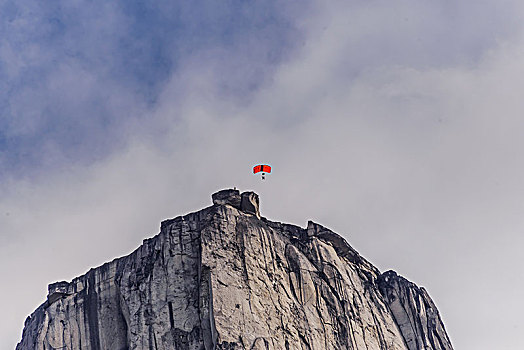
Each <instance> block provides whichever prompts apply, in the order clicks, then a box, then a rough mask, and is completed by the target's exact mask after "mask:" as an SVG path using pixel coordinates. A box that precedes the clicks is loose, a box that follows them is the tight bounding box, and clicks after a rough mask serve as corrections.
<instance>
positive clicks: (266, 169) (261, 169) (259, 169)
mask: <svg viewBox="0 0 524 350" xmlns="http://www.w3.org/2000/svg"><path fill="white" fill-rule="evenodd" d="M257 173H262V180H265V179H266V173H267V174H270V173H271V166H269V165H267V164H258V165H255V166H254V167H253V174H257Z"/></svg>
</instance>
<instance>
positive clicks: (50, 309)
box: [16, 190, 452, 350]
mask: <svg viewBox="0 0 524 350" xmlns="http://www.w3.org/2000/svg"><path fill="white" fill-rule="evenodd" d="M212 199H213V206H211V207H208V208H205V209H203V210H201V211H198V212H195V213H191V214H188V215H185V216H180V217H177V218H175V219H171V220H166V221H164V222H162V224H161V230H160V233H159V234H158V235H156V236H155V237H153V238H150V239H146V240H145V241H144V243H143V244H142V246H140V247H139V248H138V249H137V250H135V251H134V252H133V253H131V254H130V255H128V256H126V257H122V258H119V259H115V260H113V261H112V262H109V263H106V264H104V265H102V266H100V267H98V268H94V269H91V270H90V271H89V272H88V273H86V274H85V275H83V276H80V277H78V278H75V279H74V280H73V281H71V282H57V283H53V284H51V285H50V286H49V294H48V298H47V300H46V301H45V302H44V303H43V304H42V305H41V306H40V307H38V309H37V310H35V311H34V312H33V314H31V316H29V317H28V318H27V320H26V322H25V327H24V331H23V335H22V340H21V342H20V343H19V344H18V345H17V347H16V349H17V350H44V349H45V350H48V349H70V350H73V349H75V350H77V349H83V350H89V349H91V350H97V349H107V350H124V349H126V350H131V349H150V350H160V349H184V350H185V349H195V350H197V349H198V350H210V349H253V350H259V349H260V350H261V349H286V350H289V349H303V350H306V349H307V350H311V349H377V350H378V349H391V350H397V349H409V350H421V349H428V350H429V349H439V350H440V349H442V350H447V349H452V346H451V343H450V341H449V338H448V337H447V335H446V332H445V329H444V325H443V323H442V320H441V319H440V316H439V313H438V311H437V309H436V307H435V305H434V303H433V301H432V300H431V298H430V297H429V295H428V294H427V292H426V291H425V290H424V289H423V288H418V287H417V286H415V285H414V284H413V283H411V282H409V281H407V280H405V279H404V278H402V277H400V276H397V275H396V274H395V273H394V272H392V271H389V272H386V273H385V274H380V272H379V271H378V270H377V269H376V268H375V267H374V266H373V265H372V264H371V263H369V262H368V261H367V260H366V259H364V258H363V257H361V256H360V255H359V254H358V252H356V251H355V250H354V249H353V248H352V247H351V246H350V245H349V244H348V243H347V242H346V241H345V240H344V239H343V238H342V237H341V236H339V235H337V234H336V233H334V232H332V231H331V230H329V229H327V228H325V227H323V226H321V225H319V224H316V223H313V222H311V221H310V222H309V223H308V226H307V228H306V229H303V228H300V227H298V226H294V225H289V224H284V223H278V222H272V221H269V220H267V219H265V218H263V217H261V216H260V212H259V198H258V195H257V194H256V193H253V192H244V193H242V194H241V193H240V192H239V191H237V190H222V191H219V192H217V193H215V194H213V196H212Z"/></svg>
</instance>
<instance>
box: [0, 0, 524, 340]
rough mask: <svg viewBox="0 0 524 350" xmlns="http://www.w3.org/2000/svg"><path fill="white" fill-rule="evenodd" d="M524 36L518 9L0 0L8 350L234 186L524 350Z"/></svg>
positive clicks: (4, 332) (501, 5)
mask: <svg viewBox="0 0 524 350" xmlns="http://www.w3.org/2000/svg"><path fill="white" fill-rule="evenodd" d="M523 34H524V5H522V2H520V1H517V0H503V1H496V2H495V1H478V0H476V1H461V2H458V1H451V0H394V1H391V0H372V1H363V0H346V1H336V0H334V1H329V2H328V1H314V0H307V1H301V2H298V1H280V0H265V1H249V2H246V1H241V0H228V1H216V0H193V1H186V2H178V3H174V2H172V1H156V2H155V4H154V5H152V4H151V2H145V1H137V0H120V1H112V2H107V1H99V0H93V1H80V0H68V1H60V0H52V1H44V2H42V1H30V0H16V1H14V0H13V1H11V0H0V276H1V278H2V288H0V303H1V304H0V305H1V307H0V308H1V310H2V311H3V315H4V316H3V317H2V318H1V319H0V348H2V349H13V348H14V347H15V344H16V343H17V342H18V341H19V339H20V337H21V331H22V327H23V322H24V320H25V318H26V317H27V316H28V315H29V314H30V313H31V312H32V311H33V310H34V309H35V308H36V307H37V306H38V305H39V304H40V303H42V302H43V301H44V300H45V296H46V294H47V284H48V283H51V282H54V281H58V280H71V279H72V278H74V277H76V276H78V275H81V274H83V273H85V272H86V271H87V270H88V269H89V268H91V267H95V266H98V265H100V264H102V263H103V262H105V261H109V260H112V259H113V258H115V257H118V256H122V255H125V254H127V253H129V252H131V251H132V250H133V249H135V248H136V247H137V246H138V245H140V243H141V241H142V240H143V239H144V238H147V237H151V236H153V235H154V234H156V233H157V232H158V230H159V223H160V221H161V220H163V219H166V218H171V217H175V216H178V215H181V214H185V213H187V212H190V211H194V210H198V209H200V208H203V207H205V206H208V205H210V203H211V201H210V195H211V193H212V192H214V191H216V190H219V189H222V188H228V187H233V186H236V187H237V188H240V189H242V190H255V191H257V192H258V193H259V194H260V196H261V210H262V215H264V216H266V217H267V218H269V219H272V220H277V221H284V222H290V223H295V224H297V225H300V226H302V227H304V226H305V225H306V222H307V220H308V219H312V220H314V221H317V222H320V223H321V224H323V225H325V226H327V227H330V228H332V229H333V230H335V231H336V232H339V233H340V234H342V235H343V236H344V237H346V238H347V239H348V241H349V242H350V244H352V245H353V246H354V247H355V248H356V249H357V250H359V252H360V253H361V254H362V255H363V256H365V257H366V258H368V259H369V260H370V261H371V262H373V263H374V264H375V265H376V266H377V267H378V268H379V269H381V270H382V271H384V270H387V269H394V270H396V271H398V272H399V273H400V274H402V275H404V276H406V277H407V278H408V279H410V280H412V281H414V282H415V283H417V284H418V285H421V286H425V287H426V288H427V289H428V291H429V293H430V295H431V296H432V297H433V299H434V300H435V302H436V304H437V306H438V307H439V310H440V312H441V315H442V317H443V319H444V322H445V325H446V328H447V331H448V333H449V335H450V337H451V340H452V342H453V344H454V346H455V348H457V349H461V350H493V349H497V350H504V349H520V348H521V347H522V343H524V339H523V338H524V326H523V324H522V317H521V315H522V313H523V312H524V301H523V299H522V290H523V289H524V272H523V270H522V267H523V263H524V257H523V254H522V252H521V249H522V247H523V246H524V215H523V214H524V137H523V135H524V116H523V115H522V114H523V112H524V99H523V98H522V97H521V95H522V92H523V91H524V37H523ZM259 162H267V163H269V164H271V165H272V166H273V168H274V172H273V173H272V174H271V175H270V176H268V178H267V180H266V181H265V182H263V183H262V182H261V181H260V179H259V177H257V176H253V175H252V174H251V173H250V171H251V166H252V165H253V164H256V163H259Z"/></svg>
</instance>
